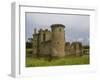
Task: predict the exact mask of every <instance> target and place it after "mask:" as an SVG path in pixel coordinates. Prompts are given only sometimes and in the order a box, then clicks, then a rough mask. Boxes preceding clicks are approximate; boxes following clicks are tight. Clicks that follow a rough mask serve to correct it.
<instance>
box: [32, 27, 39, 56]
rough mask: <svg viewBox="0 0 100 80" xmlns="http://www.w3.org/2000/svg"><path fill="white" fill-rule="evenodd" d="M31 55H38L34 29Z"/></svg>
mask: <svg viewBox="0 0 100 80" xmlns="http://www.w3.org/2000/svg"><path fill="white" fill-rule="evenodd" d="M32 47H33V55H36V54H37V53H38V51H37V48H38V34H37V33H36V29H34V33H33V44H32Z"/></svg>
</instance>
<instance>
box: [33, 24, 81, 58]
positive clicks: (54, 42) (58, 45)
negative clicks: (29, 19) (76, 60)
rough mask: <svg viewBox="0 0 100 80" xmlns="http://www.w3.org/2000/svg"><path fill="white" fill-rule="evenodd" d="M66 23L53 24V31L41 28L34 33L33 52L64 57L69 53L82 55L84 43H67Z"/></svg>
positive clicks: (39, 54)
mask: <svg viewBox="0 0 100 80" xmlns="http://www.w3.org/2000/svg"><path fill="white" fill-rule="evenodd" d="M64 27H65V26H64V25H62V24H53V25H51V31H49V30H47V29H46V30H42V29H40V30H39V31H38V33H36V29H35V30H34V34H33V54H35V55H37V56H41V55H52V56H57V57H64V56H68V55H75V56H80V55H82V50H81V49H82V44H81V43H79V42H73V43H72V44H70V43H69V42H66V43H65V33H64Z"/></svg>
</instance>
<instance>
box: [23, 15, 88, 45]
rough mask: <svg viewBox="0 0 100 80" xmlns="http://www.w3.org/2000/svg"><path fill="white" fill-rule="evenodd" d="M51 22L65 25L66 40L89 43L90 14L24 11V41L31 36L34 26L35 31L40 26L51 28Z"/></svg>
mask: <svg viewBox="0 0 100 80" xmlns="http://www.w3.org/2000/svg"><path fill="white" fill-rule="evenodd" d="M52 24H63V25H65V29H64V30H65V40H66V42H71V43H72V42H74V41H80V42H82V44H83V45H89V33H90V32H89V29H90V16H89V15H74V14H48V13H26V15H25V25H26V30H25V31H26V32H25V33H26V41H27V40H28V38H32V34H33V33H34V28H36V29H37V32H38V30H39V29H40V28H42V29H49V30H51V27H50V26H51V25H52Z"/></svg>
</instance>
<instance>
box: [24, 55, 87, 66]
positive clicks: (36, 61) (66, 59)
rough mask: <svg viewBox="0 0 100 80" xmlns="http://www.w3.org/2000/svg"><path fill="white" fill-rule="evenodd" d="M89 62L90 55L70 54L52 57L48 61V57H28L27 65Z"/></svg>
mask: <svg viewBox="0 0 100 80" xmlns="http://www.w3.org/2000/svg"><path fill="white" fill-rule="evenodd" d="M80 64H89V55H83V56H80V57H76V56H69V57H64V58H59V59H52V60H51V61H48V59H47V58H40V59H37V58H30V57H26V67H37V66H60V65H80Z"/></svg>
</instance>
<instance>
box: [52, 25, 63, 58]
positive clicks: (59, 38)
mask: <svg viewBox="0 0 100 80" xmlns="http://www.w3.org/2000/svg"><path fill="white" fill-rule="evenodd" d="M64 28H65V26H64V25H62V24H53V25H51V29H52V41H51V53H52V56H57V57H63V56H65V38H64V37H65V34H64Z"/></svg>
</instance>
